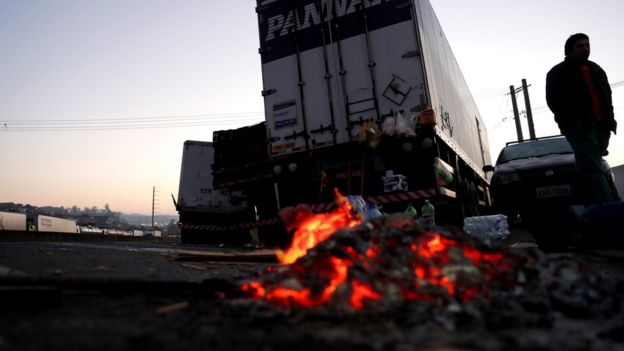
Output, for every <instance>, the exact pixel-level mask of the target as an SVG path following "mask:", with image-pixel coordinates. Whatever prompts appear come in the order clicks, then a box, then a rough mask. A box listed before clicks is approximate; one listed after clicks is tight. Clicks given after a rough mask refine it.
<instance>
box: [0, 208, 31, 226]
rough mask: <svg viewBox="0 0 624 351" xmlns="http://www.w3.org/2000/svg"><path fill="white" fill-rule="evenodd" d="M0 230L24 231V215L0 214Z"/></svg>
mask: <svg viewBox="0 0 624 351" xmlns="http://www.w3.org/2000/svg"><path fill="white" fill-rule="evenodd" d="M0 230H26V215H25V214H23V213H13V212H0Z"/></svg>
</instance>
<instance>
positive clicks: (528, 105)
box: [522, 79, 536, 139]
mask: <svg viewBox="0 0 624 351" xmlns="http://www.w3.org/2000/svg"><path fill="white" fill-rule="evenodd" d="M528 88H529V87H528V85H527V81H526V79H522V91H523V92H524V105H525V106H526V114H527V121H528V122H529V136H530V137H531V139H536V138H535V125H534V124H533V112H531V101H529V89H528Z"/></svg>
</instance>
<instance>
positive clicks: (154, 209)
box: [152, 186, 157, 235]
mask: <svg viewBox="0 0 624 351" xmlns="http://www.w3.org/2000/svg"><path fill="white" fill-rule="evenodd" d="M156 200H157V198H156V187H155V186H153V187H152V234H153V235H156V229H155V227H154V214H155V213H156Z"/></svg>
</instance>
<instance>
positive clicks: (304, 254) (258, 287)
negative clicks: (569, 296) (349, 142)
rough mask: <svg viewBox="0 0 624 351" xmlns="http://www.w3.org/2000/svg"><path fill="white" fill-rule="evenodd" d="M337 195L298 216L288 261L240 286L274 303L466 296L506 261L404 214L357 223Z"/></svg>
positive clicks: (357, 303)
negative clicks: (326, 206) (322, 210)
mask: <svg viewBox="0 0 624 351" xmlns="http://www.w3.org/2000/svg"><path fill="white" fill-rule="evenodd" d="M337 195H339V194H338V193H337ZM339 199H341V200H342V201H339V204H340V206H339V207H338V208H337V209H336V210H335V211H333V212H331V213H326V214H315V215H310V216H309V217H307V218H304V219H303V220H302V221H300V223H299V227H298V228H297V231H296V233H295V236H294V238H293V242H292V245H291V247H290V248H289V249H288V250H286V251H285V252H283V253H280V254H279V258H280V261H281V262H282V263H284V264H286V266H282V267H279V268H278V269H274V270H272V271H270V272H268V274H266V275H264V276H263V279H262V280H261V281H251V282H248V283H245V284H243V285H242V290H243V291H244V292H246V293H248V294H249V295H250V296H251V297H253V298H255V299H262V300H264V301H267V302H269V303H271V304H275V305H278V306H284V307H291V306H301V307H308V308H310V307H318V306H321V305H325V304H328V303H348V304H349V305H350V306H351V308H353V309H354V310H360V309H362V308H363V307H364V306H365V305H366V304H367V303H368V302H369V301H374V300H382V299H386V298H388V299H392V300H393V301H396V300H402V301H413V300H428V301H431V300H448V299H451V298H455V299H458V300H460V301H466V300H469V299H471V298H472V297H474V296H475V295H476V294H480V293H481V294H487V291H488V289H487V287H488V284H489V283H490V282H492V281H493V280H495V279H497V272H499V271H500V270H501V269H505V268H509V267H506V266H509V265H510V262H508V261H506V260H505V257H504V256H503V255H502V253H500V252H494V253H487V252H482V251H480V250H479V249H477V248H475V247H474V246H472V245H471V244H470V243H468V242H465V241H463V240H462V239H461V237H460V236H458V237H457V238H453V237H452V235H448V234H446V235H443V234H442V233H436V232H431V231H427V230H424V229H423V228H422V227H421V226H420V224H419V223H418V221H417V220H415V219H414V218H413V217H410V216H406V215H395V216H384V217H379V218H376V219H374V220H372V221H369V222H366V223H364V224H363V225H359V226H358V224H360V223H361V222H362V219H361V218H360V217H359V216H358V215H356V214H354V213H353V211H352V209H351V205H350V203H349V202H348V201H347V200H346V199H344V197H339ZM348 228H350V229H348ZM341 229H342V230H341Z"/></svg>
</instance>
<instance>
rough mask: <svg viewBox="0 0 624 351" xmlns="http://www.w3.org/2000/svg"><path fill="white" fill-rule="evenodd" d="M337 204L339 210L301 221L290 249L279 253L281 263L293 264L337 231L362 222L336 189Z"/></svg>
mask: <svg viewBox="0 0 624 351" xmlns="http://www.w3.org/2000/svg"><path fill="white" fill-rule="evenodd" d="M334 194H335V196H336V199H335V203H336V204H337V205H338V208H337V209H336V210H334V211H332V212H329V213H317V214H311V215H309V216H308V217H307V218H304V219H302V220H300V223H298V229H297V231H296V232H295V234H294V236H293V239H292V243H291V245H290V247H289V248H288V249H287V250H286V251H285V252H284V251H278V252H277V258H278V259H279V261H280V262H281V263H284V264H291V263H293V262H295V261H296V260H297V259H298V258H299V257H302V256H304V255H305V254H306V252H307V251H308V250H309V249H311V248H313V247H315V246H316V245H318V243H320V242H321V241H323V240H325V239H327V238H329V237H330V236H331V235H332V234H333V233H334V232H335V231H336V230H337V229H340V228H351V227H354V226H356V225H358V224H360V223H361V222H362V218H361V216H360V215H359V214H357V213H355V212H354V211H353V208H352V206H351V203H350V202H349V200H347V198H346V197H344V196H342V195H341V194H340V192H338V190H337V189H334Z"/></svg>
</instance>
